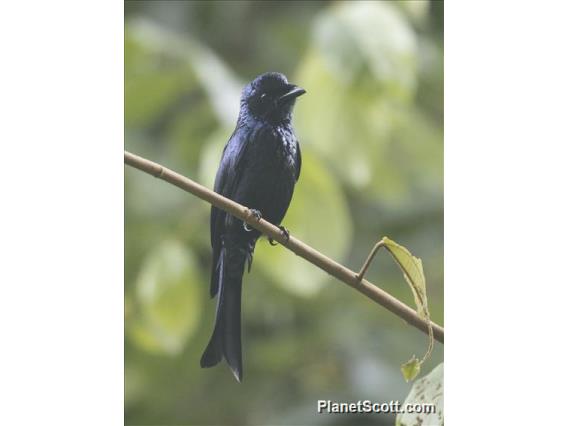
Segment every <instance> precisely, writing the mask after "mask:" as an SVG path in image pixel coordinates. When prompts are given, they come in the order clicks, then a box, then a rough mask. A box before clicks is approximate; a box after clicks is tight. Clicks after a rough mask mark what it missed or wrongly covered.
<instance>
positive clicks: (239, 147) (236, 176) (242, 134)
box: [210, 128, 248, 296]
mask: <svg viewBox="0 0 568 426" xmlns="http://www.w3.org/2000/svg"><path fill="white" fill-rule="evenodd" d="M247 141H248V134H247V132H246V130H245V129H243V128H237V129H236V130H235V131H234V132H233V134H232V135H231V137H230V138H229V141H228V142H227V145H225V148H224V149H223V156H222V157H221V163H220V164H219V170H217V176H216V177H215V186H214V187H213V189H214V191H215V192H217V193H218V194H221V195H223V196H225V197H227V198H231V199H232V198H233V196H234V192H235V189H236V187H237V185H238V182H239V180H240V177H241V175H242V170H243V158H244V156H245V155H244V154H245V152H246V148H247V146H248V143H247ZM226 215H227V213H225V212H224V211H223V210H220V209H218V208H217V207H214V206H212V207H211V222H210V224H211V247H212V248H213V268H212V274H211V296H214V295H215V294H217V290H218V289H217V282H218V280H217V262H218V259H219V253H220V251H221V242H222V235H223V233H224V231H225V218H226Z"/></svg>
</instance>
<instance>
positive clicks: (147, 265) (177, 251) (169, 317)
mask: <svg viewBox="0 0 568 426" xmlns="http://www.w3.org/2000/svg"><path fill="white" fill-rule="evenodd" d="M197 271H198V268H197V263H196V261H195V259H194V257H193V255H192V253H191V252H190V251H189V250H187V249H185V248H184V246H183V245H182V244H181V243H180V242H179V241H177V240H169V241H165V242H163V243H162V244H160V245H159V246H158V247H156V248H155V249H154V250H153V251H152V252H151V253H150V255H149V256H148V257H147V258H146V260H145V261H144V263H143V265H142V268H141V270H140V273H139V276H138V279H137V282H136V299H137V302H138V308H139V312H138V313H137V315H135V317H134V318H133V319H132V321H129V325H130V326H129V329H128V330H127V331H128V335H129V336H130V337H131V338H132V339H133V340H134V342H135V343H136V344H138V345H139V346H140V347H141V348H143V349H145V350H148V351H150V352H160V353H167V354H172V355H174V354H177V353H179V352H180V351H181V350H182V349H183V347H184V345H185V343H186V342H187V340H188V339H189V338H190V337H191V336H192V335H193V333H194V331H195V329H196V326H197V323H198V320H199V316H200V314H201V284H202V283H201V279H200V277H199V274H198V273H197Z"/></svg>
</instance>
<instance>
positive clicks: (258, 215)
mask: <svg viewBox="0 0 568 426" xmlns="http://www.w3.org/2000/svg"><path fill="white" fill-rule="evenodd" d="M249 213H250V215H251V216H254V217H255V218H256V220H257V221H260V219H262V213H261V212H260V211H259V210H257V209H249ZM243 228H244V229H245V231H247V232H250V231H252V229H253V228H251V227H250V226H248V223H246V222H245V221H243Z"/></svg>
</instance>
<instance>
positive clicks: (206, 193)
mask: <svg viewBox="0 0 568 426" xmlns="http://www.w3.org/2000/svg"><path fill="white" fill-rule="evenodd" d="M124 162H125V163H126V164H128V165H129V166H132V167H134V168H136V169H138V170H142V171H143V172H146V173H148V174H150V175H152V176H155V177H157V178H159V179H162V180H164V181H166V182H168V183H171V184H172V185H175V186H177V187H178V188H181V189H183V190H184V191H187V192H189V193H191V194H193V195H195V196H196V197H199V198H201V199H202V200H204V201H207V202H208V203H210V204H212V205H214V206H215V207H217V208H219V209H221V210H224V211H226V212H227V213H229V214H231V215H233V216H235V217H237V218H239V219H241V220H242V221H244V222H246V223H247V224H248V225H250V226H251V227H253V228H255V229H257V230H258V231H260V232H262V233H263V234H265V235H267V236H268V237H270V238H272V239H273V240H276V241H278V242H279V243H280V244H281V245H283V246H284V247H286V248H287V249H288V250H291V251H292V252H294V253H295V254H297V255H298V256H300V257H302V258H304V259H306V260H307V261H308V262H310V263H312V264H314V265H316V266H317V267H318V268H320V269H322V270H324V271H325V272H327V273H328V274H330V275H332V276H334V277H335V278H337V279H338V280H340V281H342V282H343V283H345V284H347V285H349V286H350V287H353V288H354V289H355V290H357V291H358V292H360V293H362V294H364V295H365V296H367V297H368V298H369V299H371V300H373V301H374V302H376V303H378V304H379V305H381V306H383V307H385V308H386V309H388V310H389V311H391V312H392V313H393V314H395V315H397V316H398V317H400V318H402V319H403V320H404V321H406V322H407V323H408V324H411V325H413V326H414V327H416V328H418V329H419V330H421V331H422V332H424V333H426V334H427V333H428V323H427V322H426V321H425V320H423V319H422V318H421V317H420V316H419V315H418V314H417V313H416V311H415V310H414V309H412V308H410V307H409V306H407V305H405V304H404V303H402V302H401V301H400V300H398V299H396V298H395V297H393V296H391V295H390V294H388V293H387V292H386V291H384V290H381V289H380V288H379V287H377V286H375V285H374V284H372V283H370V282H369V281H367V280H366V279H363V275H364V273H365V270H362V271H361V279H359V275H358V274H357V273H355V272H353V271H352V270H350V269H348V268H346V267H345V266H343V265H341V264H340V263H338V262H336V261H334V260H333V259H330V258H329V257H327V256H325V255H323V254H322V253H320V252H319V251H317V250H315V249H314V248H312V247H310V246H309V245H307V244H305V243H303V242H302V241H300V240H298V239H297V238H295V237H293V236H290V237H289V238H288V239H287V238H286V236H284V235H283V233H282V231H281V230H280V228H278V227H277V226H275V225H273V224H271V223H270V222H267V221H266V220H264V219H260V220H257V218H256V217H255V216H254V215H253V214H251V213H250V210H249V209H248V208H247V207H245V206H242V205H241V204H239V203H236V202H234V201H232V200H230V199H228V198H225V197H223V196H222V195H219V194H217V193H216V192H214V191H211V190H210V189H208V188H206V187H204V186H203V185H200V184H198V183H196V182H194V181H192V180H191V179H188V178H186V177H185V176H182V175H180V174H179V173H176V172H174V171H172V170H170V169H168V168H166V167H163V166H161V165H160V164H157V163H154V162H153V161H150V160H147V159H145V158H142V157H139V156H137V155H134V154H131V153H129V152H128V151H125V152H124ZM373 251H376V250H373ZM373 255H374V253H373ZM371 258H372V257H371ZM368 262H370V259H368ZM368 262H365V263H366V266H367V267H368ZM431 325H432V328H433V330H434V338H435V339H436V340H437V341H438V342H440V343H444V329H443V328H442V327H440V326H439V325H438V324H435V323H433V322H432V323H431Z"/></svg>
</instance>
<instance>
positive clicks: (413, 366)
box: [400, 355, 420, 382]
mask: <svg viewBox="0 0 568 426" xmlns="http://www.w3.org/2000/svg"><path fill="white" fill-rule="evenodd" d="M400 371H402V376H403V377H404V380H406V381H407V382H410V381H411V380H414V379H415V378H416V376H418V374H420V360H419V359H418V358H416V356H415V355H413V356H412V358H411V359H410V360H408V361H407V362H405V363H404V364H402V365H401V366H400Z"/></svg>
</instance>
